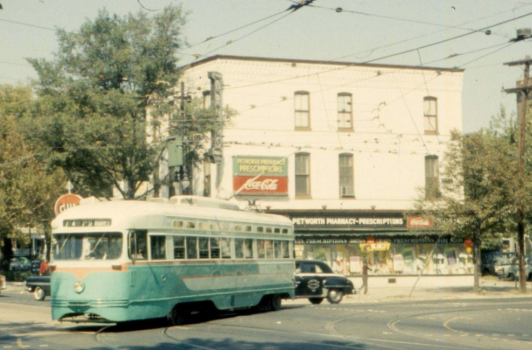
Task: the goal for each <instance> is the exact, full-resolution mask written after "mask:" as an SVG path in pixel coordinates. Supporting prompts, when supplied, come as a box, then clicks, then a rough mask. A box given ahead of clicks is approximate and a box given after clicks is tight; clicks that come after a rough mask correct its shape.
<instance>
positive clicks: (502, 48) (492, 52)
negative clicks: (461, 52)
mask: <svg viewBox="0 0 532 350" xmlns="http://www.w3.org/2000/svg"><path fill="white" fill-rule="evenodd" d="M513 44H515V42H511V43H509V44H508V45H506V46H503V47H501V48H500V49H497V50H494V51H491V52H488V53H487V54H485V55H482V56H480V57H477V58H475V59H474V60H471V61H468V62H466V63H463V64H461V65H460V67H464V66H466V65H468V64H469V63H473V62H476V61H478V60H480V59H482V58H484V57H487V56H489V55H492V54H494V53H497V52H499V51H501V50H504V49H506V48H507V47H508V46H511V45H513Z"/></svg>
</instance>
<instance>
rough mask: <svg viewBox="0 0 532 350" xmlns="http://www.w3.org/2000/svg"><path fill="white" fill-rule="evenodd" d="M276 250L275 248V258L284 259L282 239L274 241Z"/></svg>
mask: <svg viewBox="0 0 532 350" xmlns="http://www.w3.org/2000/svg"><path fill="white" fill-rule="evenodd" d="M274 250H275V258H276V259H282V258H283V250H282V245H281V241H274Z"/></svg>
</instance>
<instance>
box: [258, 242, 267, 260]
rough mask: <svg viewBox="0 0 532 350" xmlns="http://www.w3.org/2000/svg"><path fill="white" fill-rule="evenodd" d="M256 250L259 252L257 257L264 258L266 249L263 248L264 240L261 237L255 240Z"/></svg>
mask: <svg viewBox="0 0 532 350" xmlns="http://www.w3.org/2000/svg"><path fill="white" fill-rule="evenodd" d="M257 245H258V247H257V251H258V253H259V259H264V258H266V251H265V249H264V240H263V239H259V240H257Z"/></svg>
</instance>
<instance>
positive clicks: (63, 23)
mask: <svg viewBox="0 0 532 350" xmlns="http://www.w3.org/2000/svg"><path fill="white" fill-rule="evenodd" d="M0 4H1V5H2V7H3V9H2V10H0V48H1V49H0V84H14V85H16V84H22V83H27V82H29V81H31V80H32V79H35V78H36V77H37V75H36V73H35V71H34V70H33V68H32V67H31V66H30V65H29V64H28V63H27V62H26V58H45V59H52V58H53V54H54V52H55V51H56V50H57V41H56V34H55V29H57V28H61V29H64V30H67V31H77V30H78V29H79V27H80V25H81V24H82V23H84V22H85V21H87V20H92V19H94V18H95V17H96V16H97V14H98V11H99V10H101V9H106V10H107V11H108V12H109V13H115V14H118V15H126V14H128V13H138V12H146V13H147V14H148V15H152V14H155V13H157V12H158V11H161V9H163V8H164V7H165V6H168V5H171V4H174V5H179V4H180V5H181V6H182V7H183V10H184V11H185V12H187V13H188V15H187V16H188V17H187V18H188V20H187V24H186V25H185V27H184V28H183V29H184V30H183V38H184V39H185V40H186V42H187V43H188V44H189V45H191V46H192V47H189V48H186V47H185V48H184V49H183V50H181V51H180V55H179V58H180V62H181V63H182V64H183V65H185V64H187V63H190V62H192V61H194V60H195V59H197V58H196V57H195V56H194V55H201V56H200V59H201V58H203V57H208V56H210V55H216V54H227V55H241V56H255V57H271V58H290V59H307V60H325V61H345V62H357V63H364V62H368V61H372V63H384V64H396V65H410V66H418V65H424V66H430V67H444V68H453V67H458V68H463V69H465V72H464V85H463V95H462V97H463V98H462V119H463V131H464V132H473V131H476V130H478V129H480V128H482V127H486V126H488V124H489V120H490V118H491V116H493V115H496V114H498V113H499V111H500V107H501V106H503V107H504V108H505V109H506V110H507V111H508V112H515V110H516V102H515V95H512V94H506V93H504V92H503V91H502V89H504V88H510V87H513V86H515V82H516V80H519V79H521V78H522V76H523V71H522V69H521V68H520V67H508V66H505V65H504V63H505V62H511V61H516V60H522V59H524V58H525V57H526V55H531V56H532V39H531V40H530V41H520V42H517V43H513V44H511V43H509V41H510V40H511V39H513V38H515V37H516V30H517V29H519V28H531V27H532V0H530V1H524V0H517V1H514V0H467V1H466V0H454V1H444V0H367V1H366V0H314V2H313V3H312V4H311V5H313V7H310V6H305V7H303V8H301V9H299V10H297V11H294V12H291V11H289V12H282V11H283V10H286V9H288V7H290V6H291V5H293V2H291V1H290V0H90V1H88V0H0ZM338 8H341V9H342V11H341V12H337V11H336V9H338ZM281 12H282V13H281ZM268 17H269V18H268ZM518 17H522V18H518ZM265 18H268V19H265ZM262 19H265V20H263V21H261V20H262ZM255 22H256V23H255ZM251 23H255V24H254V25H250V26H246V25H248V24H251ZM491 26H492V27H491ZM240 27H244V28H242V29H241V30H237V31H233V32H231V33H229V34H226V35H222V36H220V35H221V34H224V33H226V32H229V31H232V30H233V29H237V28H240ZM487 27H490V28H487ZM481 29H484V30H481ZM488 29H489V30H490V34H489V35H488V34H487V33H486V31H487V30H488ZM218 36H219V37H218ZM460 36H461V37H460ZM210 37H214V39H211V40H207V41H206V39H207V38H210ZM455 37H459V38H456V39H454V38H455ZM230 41H231V42H232V43H230V44H228V42H230ZM440 41H445V42H443V43H439V44H438V42H440ZM433 44H435V45H433ZM404 51H411V52H407V53H403V54H401V53H402V52H404ZM387 56H391V57H387ZM449 56H453V57H451V58H450V57H449Z"/></svg>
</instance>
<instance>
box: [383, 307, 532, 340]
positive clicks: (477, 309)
mask: <svg viewBox="0 0 532 350" xmlns="http://www.w3.org/2000/svg"><path fill="white" fill-rule="evenodd" d="M513 304H518V305H521V306H523V305H532V303H531V302H519V303H513V302H512V303H503V305H505V306H506V305H513ZM478 306H480V305H478ZM478 306H477V307H476V308H473V307H470V308H464V309H460V310H456V309H454V310H445V311H441V310H440V311H439V312H430V313H422V314H414V315H409V316H405V317H400V318H397V319H395V320H392V321H390V322H388V328H390V329H391V330H392V331H394V332H396V333H399V334H402V335H406V336H409V337H413V338H419V339H425V338H424V337H422V336H419V335H415V334H411V333H407V332H404V331H401V330H399V329H398V328H397V327H396V325H397V324H398V323H399V322H402V321H405V320H408V319H412V318H415V317H420V316H431V315H437V314H450V313H455V312H463V313H465V312H472V311H474V312H492V311H496V310H497V309H500V308H501V306H500V305H493V304H490V306H493V308H492V309H481V308H478ZM451 319H452V318H451ZM434 341H436V342H440V343H442V342H444V340H439V339H435V340H434ZM439 346H440V347H447V346H445V345H441V344H439ZM451 348H455V349H458V348H459V349H471V348H474V349H484V347H478V346H474V345H468V347H467V348H464V347H451Z"/></svg>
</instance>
